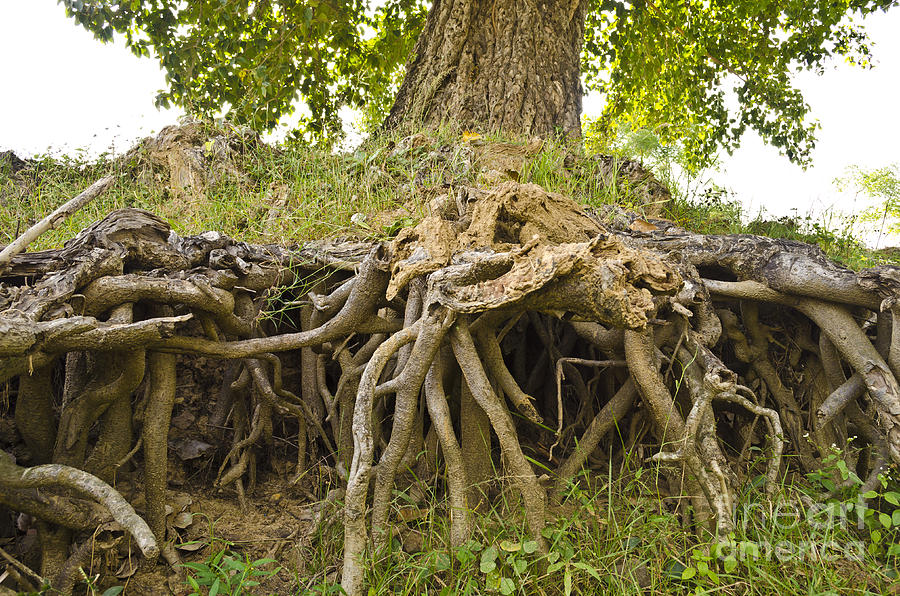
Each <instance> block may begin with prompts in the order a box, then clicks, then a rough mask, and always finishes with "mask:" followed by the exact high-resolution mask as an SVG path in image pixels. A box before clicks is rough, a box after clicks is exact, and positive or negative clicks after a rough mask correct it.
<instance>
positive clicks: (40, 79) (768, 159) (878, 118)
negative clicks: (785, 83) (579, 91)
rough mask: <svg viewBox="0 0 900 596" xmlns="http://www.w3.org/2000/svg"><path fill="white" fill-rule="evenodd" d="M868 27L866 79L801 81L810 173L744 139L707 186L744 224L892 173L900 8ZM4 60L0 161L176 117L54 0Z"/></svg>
mask: <svg viewBox="0 0 900 596" xmlns="http://www.w3.org/2000/svg"><path fill="white" fill-rule="evenodd" d="M865 24H866V28H867V30H868V32H869V34H870V37H871V39H872V41H873V42H874V43H873V52H874V55H875V63H876V66H875V68H874V69H872V70H862V69H859V68H857V67H852V66H850V65H847V64H843V63H835V64H833V65H831V67H830V68H829V69H828V70H827V71H826V73H825V74H824V75H822V76H818V75H815V74H813V73H800V74H799V75H797V79H796V80H797V84H798V85H799V87H800V88H801V90H802V91H803V92H804V95H805V97H806V99H807V101H808V102H809V103H810V105H811V107H812V113H813V117H815V118H817V119H818V120H819V122H820V124H821V127H822V129H821V130H820V131H819V141H818V145H817V149H816V151H815V153H814V155H813V160H814V163H813V166H812V167H811V168H809V169H807V170H805V171H804V170H803V169H801V168H799V167H797V166H795V165H793V164H791V163H790V162H789V161H788V160H787V159H786V158H785V157H782V156H780V155H779V154H778V152H777V150H775V149H774V148H772V147H768V146H766V145H765V144H764V143H763V142H762V141H761V140H760V139H759V138H758V137H756V136H755V135H752V134H748V135H747V136H746V137H745V139H744V140H743V143H742V146H741V148H740V149H739V150H738V151H737V152H736V153H735V154H734V155H733V156H730V157H728V156H725V157H724V158H723V160H722V166H721V168H720V171H719V172H716V173H714V174H713V175H712V178H713V180H714V181H715V182H716V183H717V184H719V185H720V186H724V187H726V188H728V189H730V190H731V191H733V192H734V196H735V197H736V198H737V199H738V200H740V201H741V202H742V203H743V204H744V206H745V210H746V211H747V212H748V213H751V214H756V213H757V212H758V211H759V210H760V209H765V211H766V212H767V213H768V214H771V215H773V216H783V215H794V214H797V215H800V216H804V215H807V214H812V216H813V217H814V218H819V217H821V216H822V214H824V213H827V212H828V211H829V209H832V208H834V209H836V210H837V211H841V210H843V211H848V210H850V209H851V208H853V207H854V206H855V207H858V205H859V204H860V202H861V201H862V202H864V201H865V199H859V198H857V197H855V195H854V193H852V192H844V193H839V192H837V191H836V189H835V187H834V184H833V179H834V178H835V177H837V176H840V175H842V174H843V173H844V171H845V169H846V168H847V167H848V166H850V165H852V164H857V165H860V166H863V167H872V168H874V167H882V166H885V165H888V164H891V163H900V116H898V110H897V105H898V97H900V35H898V32H900V9H895V10H894V11H893V12H892V13H888V14H878V15H874V16H872V17H870V18H868V19H867V20H866V21H865ZM0 56H4V60H3V68H2V70H0V72H2V74H3V85H2V87H0V150H7V149H12V150H14V151H16V152H17V153H18V154H20V155H22V156H28V155H34V154H36V153H43V152H47V151H48V150H49V151H51V152H54V153H66V154H78V153H82V154H86V155H89V156H91V155H96V154H98V153H100V152H102V151H105V150H112V151H115V152H122V151H125V150H127V149H128V148H129V147H130V146H131V145H133V144H134V142H135V141H136V140H138V139H140V138H142V137H144V136H147V135H150V134H153V133H155V132H156V131H158V130H159V129H161V128H162V127H163V126H166V125H167V124H172V123H175V122H176V121H177V118H178V116H179V115H180V114H181V112H180V111H178V110H165V111H160V110H157V109H156V107H155V106H154V105H153V98H154V96H155V95H156V92H157V91H158V90H160V89H162V88H163V87H164V86H165V78H164V75H163V73H162V72H161V71H160V70H159V67H158V66H157V63H156V62H155V61H154V60H152V59H147V58H137V57H135V56H134V55H132V54H131V53H130V52H129V51H128V50H127V49H126V48H125V47H124V45H123V44H121V43H113V44H101V43H99V42H98V41H96V40H95V39H94V38H93V36H92V35H91V34H90V33H88V32H87V31H85V30H83V29H82V28H80V27H78V26H76V25H75V24H74V21H71V20H69V19H67V18H66V17H65V13H64V9H63V7H62V6H60V5H58V4H57V3H56V0H0ZM584 107H585V109H584V112H585V115H587V116H597V115H598V114H599V111H600V110H601V109H602V103H601V101H600V99H599V98H597V97H592V96H588V97H586V98H585V102H584ZM854 201H856V202H854Z"/></svg>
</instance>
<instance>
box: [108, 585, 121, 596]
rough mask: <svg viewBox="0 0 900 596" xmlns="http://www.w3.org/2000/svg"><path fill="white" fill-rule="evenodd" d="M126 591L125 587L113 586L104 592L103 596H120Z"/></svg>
mask: <svg viewBox="0 0 900 596" xmlns="http://www.w3.org/2000/svg"><path fill="white" fill-rule="evenodd" d="M124 589H125V586H113V587H111V588H107V589H106V590H104V591H103V596H118V595H119V594H121V593H122V590H124Z"/></svg>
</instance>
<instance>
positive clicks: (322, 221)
mask: <svg viewBox="0 0 900 596" xmlns="http://www.w3.org/2000/svg"><path fill="white" fill-rule="evenodd" d="M641 138H642V146H641V147H642V148H641V155H642V156H644V157H645V159H646V162H647V163H648V164H649V165H650V167H652V169H653V170H654V171H655V173H656V174H657V176H658V177H659V178H660V179H661V180H662V181H663V182H664V183H667V184H668V185H669V187H670V188H671V189H672V190H673V195H674V199H675V200H674V202H673V204H672V205H671V207H669V208H668V210H667V212H666V213H665V214H664V216H665V217H666V218H668V219H671V220H673V221H675V222H676V223H677V224H678V225H680V226H682V227H684V228H687V229H689V230H692V231H695V232H701V233H713V234H725V233H753V234H763V235H768V236H773V237H778V238H788V239H792V240H800V241H803V242H812V243H815V244H818V245H819V246H821V247H822V249H823V250H824V251H825V252H826V254H828V255H829V256H830V257H832V258H834V259H835V260H838V261H840V262H842V263H845V264H847V265H848V266H850V267H853V268H860V267H865V266H871V265H876V264H880V263H884V262H895V261H896V260H897V257H896V256H895V255H894V253H893V252H891V251H880V252H877V251H872V250H869V249H867V248H866V247H864V246H863V245H862V244H860V243H859V242H857V241H856V240H854V238H853V236H854V225H853V223H854V222H852V221H850V222H848V221H846V220H841V219H840V218H837V217H834V218H832V219H833V221H816V220H813V219H811V218H809V217H805V218H803V217H797V218H779V219H775V220H766V219H763V218H762V217H759V216H758V217H756V218H748V217H747V216H746V214H745V213H743V211H742V209H741V206H740V204H739V203H738V202H737V201H736V200H733V199H732V198H729V197H728V196H727V195H726V194H725V193H724V192H722V191H719V190H717V189H716V188H715V186H714V185H709V184H705V181H704V180H701V178H700V177H699V176H694V177H690V176H685V174H684V171H683V170H681V169H679V168H678V154H677V152H673V151H672V150H670V149H667V148H660V149H658V150H657V151H656V153H654V152H653V151H652V150H648V149H647V141H646V139H644V138H643V137H641ZM498 140H499V141H504V140H505V141H511V139H502V138H498V137H486V138H484V139H480V140H479V141H478V142H484V143H491V142H494V141H498ZM512 141H514V140H512ZM588 141H589V142H588V147H589V149H591V150H597V149H598V148H597V147H595V146H594V144H592V143H591V142H590V139H588ZM630 148H632V147H631V146H630V145H629V144H628V143H624V142H623V143H621V144H619V145H616V146H613V147H606V148H605V150H606V151H613V152H616V154H618V155H621V156H622V157H623V158H624V157H628V153H627V151H628V150H629V149H630ZM599 149H603V148H599ZM651 149H652V147H651ZM577 151H578V149H577V148H573V147H571V146H568V145H567V144H564V143H545V144H544V147H543V149H542V151H541V152H540V153H539V154H537V155H536V156H534V157H533V158H531V159H528V160H527V161H525V163H524V164H523V167H522V169H521V172H520V176H519V180H520V181H522V182H534V183H537V184H539V185H541V186H543V187H544V188H546V189H547V190H549V191H552V192H559V193H562V194H565V195H567V196H571V197H573V198H574V199H576V200H578V201H580V202H582V203H584V204H587V205H590V206H594V207H597V206H601V205H609V204H618V205H622V206H625V207H626V208H633V207H634V205H633V201H632V197H630V196H629V192H628V189H627V188H623V187H621V186H619V187H617V186H611V185H608V184H605V183H604V182H603V177H602V176H601V175H600V173H599V171H598V170H597V169H595V168H597V167H598V166H596V165H592V164H591V162H590V161H586V162H582V163H581V164H580V165H579V167H578V168H576V169H574V170H573V169H572V168H567V167H566V166H565V163H566V159H567V156H569V157H570V156H571V155H572V154H573V153H577ZM236 159H237V162H238V163H237V164H236V165H237V166H238V169H239V170H241V171H243V172H245V176H244V177H243V178H240V179H239V178H237V177H234V176H224V177H222V178H221V179H220V180H218V181H217V182H214V183H212V184H210V185H209V186H208V187H207V188H206V189H204V190H203V191H202V192H201V193H196V194H194V193H192V192H185V191H173V190H171V189H170V188H168V187H167V185H166V184H165V183H164V181H161V180H159V179H158V173H157V172H155V171H153V170H152V169H151V168H148V167H147V166H146V164H144V163H141V160H140V158H139V157H137V158H136V157H135V156H131V157H130V158H116V157H114V156H110V155H104V156H101V157H100V158H99V159H97V160H95V161H92V162H82V161H79V160H76V159H72V158H69V157H66V156H62V157H53V156H49V155H43V156H38V157H37V158H36V159H35V161H34V164H33V167H32V168H31V169H30V170H26V171H25V172H24V173H23V174H20V176H18V177H13V176H11V174H10V172H9V171H8V169H7V170H4V169H3V168H2V167H0V244H6V243H8V242H9V241H11V240H12V239H13V238H15V237H16V235H17V234H18V233H21V232H22V231H23V230H24V229H26V228H27V227H28V226H29V225H31V224H32V223H34V222H35V221H37V220H38V219H40V218H41V217H43V216H44V215H46V214H47V213H49V212H50V211H51V210H52V209H54V208H55V207H57V206H59V205H60V204H62V203H63V202H64V201H65V200H67V199H68V198H71V197H73V196H75V195H76V194H78V193H79V192H80V191H81V190H83V189H84V188H86V187H87V186H88V185H90V184H91V183H92V182H94V181H95V180H97V179H98V178H100V177H102V176H104V175H108V174H110V173H113V174H117V175H118V179H117V181H116V183H115V184H114V185H113V187H112V188H110V189H109V190H108V191H107V192H106V193H105V194H104V195H103V196H101V197H100V198H99V199H97V200H96V201H95V202H93V203H92V204H90V205H88V206H87V207H85V208H84V209H83V210H82V211H81V212H79V213H77V214H76V215H75V216H73V217H71V218H70V219H69V220H67V221H65V222H63V223H62V225H61V226H60V227H59V228H58V229H57V230H55V231H53V232H50V233H48V234H46V235H44V236H43V237H42V238H40V239H39V240H38V241H37V242H36V243H35V244H34V245H33V246H32V250H37V249H41V248H50V247H57V246H60V245H62V243H63V242H65V241H66V240H68V239H69V238H71V237H73V236H74V235H75V234H77V233H78V231H80V230H81V229H83V228H84V227H85V226H86V225H87V224H89V223H91V222H93V221H96V220H97V219H100V218H102V217H104V216H105V215H107V214H108V213H109V212H110V211H112V210H114V209H118V208H122V207H139V208H142V209H147V210H149V211H152V212H154V213H156V214H158V215H160V216H162V217H164V218H166V219H167V220H168V221H169V222H170V223H171V224H172V226H173V228H174V229H175V231H176V232H178V233H179V234H182V235H190V234H196V233H200V232H203V231H206V230H217V231H221V232H224V233H226V234H228V235H231V236H233V237H236V238H240V239H241V240H244V241H247V242H278V243H283V244H289V243H293V242H302V241H304V240H310V239H318V238H324V237H329V238H335V237H377V238H384V237H390V236H391V235H393V234H394V233H396V231H397V230H398V229H399V228H400V227H402V226H404V225H409V224H411V223H414V222H415V221H417V220H418V219H419V218H421V217H422V215H423V213H424V212H425V206H426V205H427V203H428V201H429V200H430V199H431V198H433V197H435V196H436V195H438V194H441V193H444V192H447V191H448V190H449V189H450V188H452V187H454V186H459V185H464V184H468V185H473V184H476V183H477V182H478V177H479V175H478V172H476V168H473V167H471V159H472V156H471V150H470V149H469V148H468V147H467V146H466V144H465V143H463V142H462V141H461V136H460V135H459V134H457V133H456V132H455V131H453V130H450V129H446V130H441V131H438V132H437V133H433V134H429V135H427V136H426V135H421V136H420V138H419V139H418V143H406V144H404V143H402V142H401V140H400V139H398V138H392V137H384V138H381V139H379V140H377V141H370V142H368V143H367V144H366V145H364V147H363V148H361V149H360V150H357V151H356V152H354V153H344V154H333V153H327V152H323V151H320V150H316V149H310V148H307V147H302V146H298V145H283V146H278V147H270V146H265V145H263V146H259V147H256V146H254V147H253V148H252V149H251V148H248V149H247V150H246V151H242V152H238V154H237V158H236ZM675 172H679V173H678V175H676V174H675Z"/></svg>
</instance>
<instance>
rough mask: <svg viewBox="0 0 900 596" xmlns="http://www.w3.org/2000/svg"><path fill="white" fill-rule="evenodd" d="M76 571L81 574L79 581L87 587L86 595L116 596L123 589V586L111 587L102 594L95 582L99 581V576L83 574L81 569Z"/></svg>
mask: <svg viewBox="0 0 900 596" xmlns="http://www.w3.org/2000/svg"><path fill="white" fill-rule="evenodd" d="M78 571H80V572H81V581H82V583H83V584H84V585H85V587H87V591H88V594H90V596H118V595H119V594H121V593H122V590H124V589H125V586H112V587H111V588H107V589H106V590H104V591H103V592H102V593H101V592H100V591H99V589H98V588H97V580H99V579H100V574H99V573H98V574H96V575H93V576H91V575H88V574H87V573H85V571H84V569H82V568H81V567H79V568H78Z"/></svg>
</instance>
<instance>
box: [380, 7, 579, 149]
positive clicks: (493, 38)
mask: <svg viewBox="0 0 900 596" xmlns="http://www.w3.org/2000/svg"><path fill="white" fill-rule="evenodd" d="M584 15H585V1H584V0H492V1H491V0H435V2H434V4H433V5H432V7H431V11H430V12H429V13H428V18H427V20H426V22H425V27H424V29H423V31H422V34H421V35H420V36H419V40H418V41H417V42H416V47H415V49H414V50H413V56H412V58H411V59H410V62H409V64H408V65H407V73H406V78H405V79H404V81H403V84H402V85H401V87H400V91H399V92H398V93H397V98H396V100H395V102H394V106H393V107H392V108H391V112H390V114H389V115H388V117H387V119H386V120H385V123H384V127H385V128H386V129H395V128H401V127H407V126H408V127H421V126H425V127H436V126H438V125H440V124H441V123H442V122H455V123H456V124H458V125H459V126H461V127H464V128H467V129H471V130H477V131H481V132H487V131H493V132H496V131H499V130H503V131H506V132H514V133H525V134H529V135H541V136H548V135H551V134H558V133H563V134H567V135H572V136H580V134H581V119H580V118H581V93H582V91H581V79H580V76H579V73H580V59H581V44H582V39H583V37H584Z"/></svg>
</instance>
